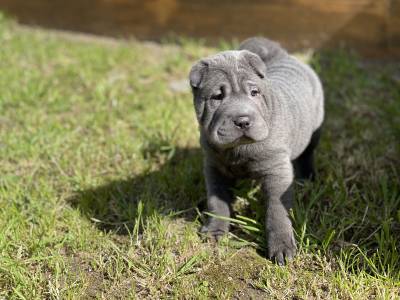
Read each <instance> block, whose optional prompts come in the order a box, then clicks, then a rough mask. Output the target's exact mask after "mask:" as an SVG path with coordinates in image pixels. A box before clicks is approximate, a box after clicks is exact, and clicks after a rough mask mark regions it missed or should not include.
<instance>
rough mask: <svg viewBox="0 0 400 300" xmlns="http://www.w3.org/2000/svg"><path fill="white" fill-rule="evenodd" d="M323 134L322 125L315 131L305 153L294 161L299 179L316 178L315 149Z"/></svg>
mask: <svg viewBox="0 0 400 300" xmlns="http://www.w3.org/2000/svg"><path fill="white" fill-rule="evenodd" d="M320 136H321V127H320V128H318V129H317V130H315V131H314V133H313V134H312V136H311V140H310V143H309V144H308V146H307V148H306V149H305V150H304V151H303V153H302V154H301V155H300V156H299V157H298V158H296V159H295V160H294V161H293V166H294V168H295V174H296V177H297V179H300V180H305V179H311V180H314V179H315V170H314V149H315V148H316V147H317V145H318V143H319V140H320Z"/></svg>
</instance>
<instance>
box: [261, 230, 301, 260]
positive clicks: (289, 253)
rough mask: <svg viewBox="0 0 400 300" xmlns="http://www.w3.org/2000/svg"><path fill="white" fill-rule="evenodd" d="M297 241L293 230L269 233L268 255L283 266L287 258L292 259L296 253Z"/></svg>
mask: <svg viewBox="0 0 400 300" xmlns="http://www.w3.org/2000/svg"><path fill="white" fill-rule="evenodd" d="M296 250H297V247H296V241H295V239H294V236H293V231H290V232H274V231H271V232H269V233H268V257H269V259H271V260H272V261H275V262H276V263H277V264H278V265H280V266H283V265H284V264H285V260H287V261H290V260H292V259H293V258H294V256H295V255H296Z"/></svg>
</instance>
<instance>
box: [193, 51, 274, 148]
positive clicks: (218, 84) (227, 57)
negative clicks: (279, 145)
mask: <svg viewBox="0 0 400 300" xmlns="http://www.w3.org/2000/svg"><path fill="white" fill-rule="evenodd" d="M265 71H266V70H265V64H264V63H263V62H262V60H261V59H260V58H259V57H258V56H257V55H256V54H253V53H251V52H249V51H247V50H242V51H226V52H221V53H219V54H216V55H214V56H211V57H208V58H206V59H203V60H200V61H199V62H198V63H196V64H195V65H194V66H193V67H192V70H191V71H190V75H189V78H190V85H191V87H192V91H193V98H194V106H195V110H196V115H197V120H198V121H199V124H200V130H201V132H202V134H203V135H204V136H205V138H206V139H207V141H208V142H209V143H210V144H211V145H213V146H214V147H216V148H221V149H226V148H232V147H235V146H237V145H241V144H249V143H254V142H258V141H262V140H264V139H266V138H267V136H268V126H267V119H268V109H267V107H266V102H265V98H264V95H265V92H266V91H265V90H266V85H265V80H263V79H264V77H265Z"/></svg>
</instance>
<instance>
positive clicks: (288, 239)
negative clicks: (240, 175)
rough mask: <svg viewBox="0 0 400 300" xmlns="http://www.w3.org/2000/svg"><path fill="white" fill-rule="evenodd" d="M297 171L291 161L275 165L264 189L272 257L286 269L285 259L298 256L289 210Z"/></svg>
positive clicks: (266, 222)
mask: <svg viewBox="0 0 400 300" xmlns="http://www.w3.org/2000/svg"><path fill="white" fill-rule="evenodd" d="M292 185H293V167H292V164H291V163H290V159H289V158H282V159H281V160H279V161H278V162H274V164H273V166H272V167H271V170H270V171H269V172H268V175H267V176H266V177H265V178H264V181H263V183H262V188H263V191H264V193H265V194H266V195H267V197H268V204H267V213H266V220H265V224H266V233H267V242H268V256H269V258H270V259H272V260H274V261H276V262H277V263H278V264H279V265H283V264H284V262H285V258H286V259H288V260H291V259H292V258H293V257H294V256H295V254H296V241H295V239H294V235H293V228H292V223H291V221H290V218H289V210H290V208H291V207H292V199H293V191H292V189H293V187H292Z"/></svg>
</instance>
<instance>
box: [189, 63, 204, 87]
mask: <svg viewBox="0 0 400 300" xmlns="http://www.w3.org/2000/svg"><path fill="white" fill-rule="evenodd" d="M207 67H208V63H207V62H206V61H204V60H200V61H199V62H197V63H196V64H195V65H194V66H193V67H192V69H191V70H190V74H189V81H190V86H191V87H192V88H193V89H197V88H199V87H200V83H201V81H202V80H203V77H204V74H205V73H206V71H207Z"/></svg>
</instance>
